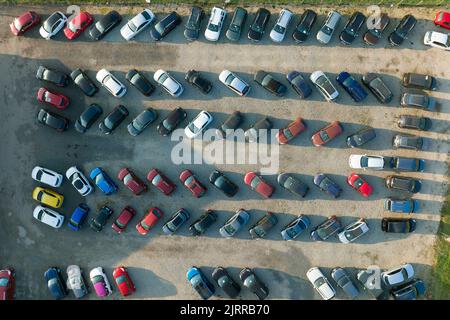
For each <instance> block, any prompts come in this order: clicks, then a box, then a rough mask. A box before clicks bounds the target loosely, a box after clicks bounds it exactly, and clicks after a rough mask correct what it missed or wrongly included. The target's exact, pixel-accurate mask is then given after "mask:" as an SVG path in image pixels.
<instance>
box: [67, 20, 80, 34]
mask: <svg viewBox="0 0 450 320" xmlns="http://www.w3.org/2000/svg"><path fill="white" fill-rule="evenodd" d="M74 20H75V19H73V20H71V21H70V22H69V25H68V26H67V27H68V28H69V30H70V31H72V32H73V33H75V32H77V31H78V27H77V25H76V24H75V23H74Z"/></svg>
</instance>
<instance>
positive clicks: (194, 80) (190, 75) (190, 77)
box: [184, 70, 212, 94]
mask: <svg viewBox="0 0 450 320" xmlns="http://www.w3.org/2000/svg"><path fill="white" fill-rule="evenodd" d="M184 80H186V81H187V82H188V83H190V84H192V85H193V86H194V87H196V88H197V89H199V90H200V91H201V92H202V93H204V94H208V93H210V92H211V89H212V83H211V81H209V80H207V79H205V78H204V77H202V76H201V75H200V72H198V71H195V70H189V71H188V72H187V73H186V76H185V77H184Z"/></svg>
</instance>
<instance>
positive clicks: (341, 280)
mask: <svg viewBox="0 0 450 320" xmlns="http://www.w3.org/2000/svg"><path fill="white" fill-rule="evenodd" d="M331 277H332V278H333V280H334V281H335V282H336V283H337V285H338V286H339V287H340V288H341V289H342V290H343V291H344V292H345V294H346V295H347V296H348V297H349V298H351V299H354V298H356V297H357V296H358V295H359V290H358V288H357V287H356V285H355V284H354V283H353V281H352V279H351V278H350V276H349V275H348V273H347V271H345V270H344V269H343V268H339V267H338V268H334V269H333V270H332V271H331Z"/></svg>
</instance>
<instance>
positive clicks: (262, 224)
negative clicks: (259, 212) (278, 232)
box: [248, 212, 278, 239]
mask: <svg viewBox="0 0 450 320" xmlns="http://www.w3.org/2000/svg"><path fill="white" fill-rule="evenodd" d="M277 223H278V218H277V217H276V216H275V215H274V214H273V213H272V212H268V213H267V214H266V215H265V216H264V217H262V218H261V219H259V220H258V221H257V222H256V223H255V224H254V225H253V227H251V228H250V229H249V230H248V232H249V233H250V236H251V237H252V239H255V238H264V237H265V236H266V235H267V233H268V232H269V231H270V229H272V228H273V227H274V226H275V225H276V224H277Z"/></svg>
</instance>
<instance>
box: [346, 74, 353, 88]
mask: <svg viewBox="0 0 450 320" xmlns="http://www.w3.org/2000/svg"><path fill="white" fill-rule="evenodd" d="M353 81H355V80H354V79H353V78H352V77H351V76H350V77H348V78H347V79H345V80H344V82H343V84H344V86H346V87H350V86H351V85H352V83H353Z"/></svg>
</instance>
